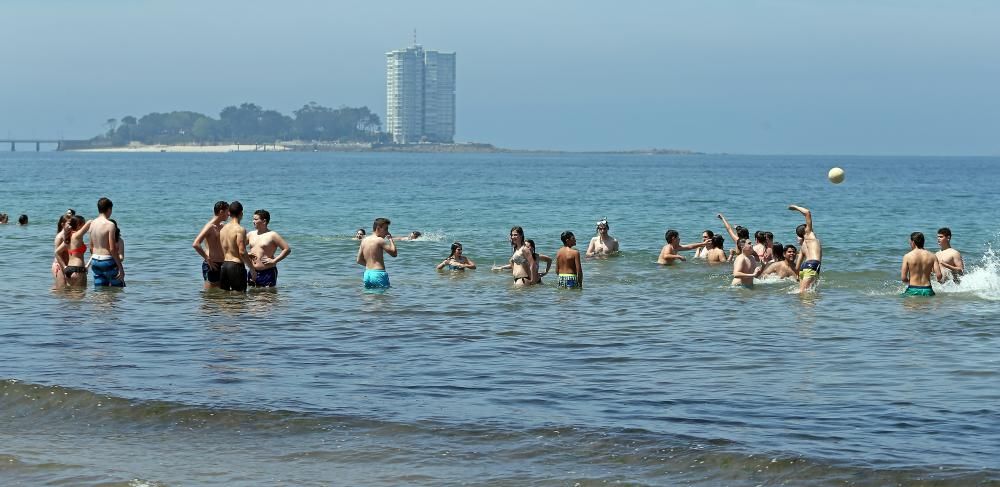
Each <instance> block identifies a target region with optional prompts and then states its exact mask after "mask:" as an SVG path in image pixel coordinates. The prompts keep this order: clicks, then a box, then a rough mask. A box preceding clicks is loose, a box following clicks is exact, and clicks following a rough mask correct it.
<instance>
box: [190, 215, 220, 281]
mask: <svg viewBox="0 0 1000 487" xmlns="http://www.w3.org/2000/svg"><path fill="white" fill-rule="evenodd" d="M214 211H215V216H213V217H212V219H211V220H209V221H208V223H206V224H205V226H204V227H201V231H200V232H198V236H196V237H195V238H194V242H192V243H191V247H194V251H195V252H198V255H200V256H201V258H202V259H203V262H202V263H201V277H202V279H203V280H204V281H205V289H208V288H213V287H219V280H220V279H221V277H220V272H221V271H222V261H223V257H224V256H225V253H224V252H223V251H222V241H221V240H219V230H220V229H221V228H222V225H223V222H225V221H226V219H228V218H229V203H226V202H225V201H217V202H216V203H215V208H214ZM202 242H204V244H205V247H208V248H207V249H206V248H204V247H202Z"/></svg>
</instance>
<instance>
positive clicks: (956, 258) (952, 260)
mask: <svg viewBox="0 0 1000 487" xmlns="http://www.w3.org/2000/svg"><path fill="white" fill-rule="evenodd" d="M937 241H938V245H939V246H941V250H939V251H938V252H937V253H936V254H935V255H936V256H937V260H938V262H939V263H940V264H941V268H942V272H944V273H945V278H948V277H951V280H953V281H955V284H959V283H960V282H962V275H963V274H965V262H963V261H962V254H961V253H959V251H957V250H955V249H954V248H952V246H951V229H950V228H948V227H944V228H940V229H938V231H937ZM945 269H947V270H945Z"/></svg>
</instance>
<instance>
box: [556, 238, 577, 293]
mask: <svg viewBox="0 0 1000 487" xmlns="http://www.w3.org/2000/svg"><path fill="white" fill-rule="evenodd" d="M559 239H560V240H562V243H563V247H562V248H561V249H559V251H558V252H556V274H558V275H559V282H558V286H559V287H560V288H564V289H582V288H583V265H582V264H580V251H579V250H576V249H574V248H573V247H575V246H576V236H575V235H573V232H570V231H565V232H563V233H562V235H560V236H559Z"/></svg>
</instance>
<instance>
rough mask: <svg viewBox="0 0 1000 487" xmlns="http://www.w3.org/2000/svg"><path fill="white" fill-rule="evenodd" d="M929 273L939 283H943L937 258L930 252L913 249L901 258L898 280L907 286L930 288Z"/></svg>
mask: <svg viewBox="0 0 1000 487" xmlns="http://www.w3.org/2000/svg"><path fill="white" fill-rule="evenodd" d="M931 273H934V275H936V276H938V281H939V282H944V276H942V275H941V267H940V265H939V264H938V260H937V257H935V256H934V254H932V253H931V252H930V251H928V250H924V249H913V250H911V251H909V252H908V253H907V254H906V255H904V256H903V269H902V271H901V275H900V278H901V279H902V280H903V282H905V283H906V284H907V285H910V286H930V285H931Z"/></svg>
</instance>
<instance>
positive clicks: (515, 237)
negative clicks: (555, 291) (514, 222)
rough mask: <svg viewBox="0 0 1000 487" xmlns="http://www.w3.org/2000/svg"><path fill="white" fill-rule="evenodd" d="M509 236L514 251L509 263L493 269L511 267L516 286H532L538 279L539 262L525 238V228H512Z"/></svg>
mask: <svg viewBox="0 0 1000 487" xmlns="http://www.w3.org/2000/svg"><path fill="white" fill-rule="evenodd" d="M509 238H510V247H511V249H513V251H514V252H513V254H511V256H510V260H509V261H508V263H507V265H503V266H499V267H496V266H495V267H493V270H495V271H499V270H503V269H510V270H511V274H512V275H513V277H514V287H524V286H530V285H531V284H532V283H534V282H535V281H537V280H538V264H537V263H536V262H535V256H534V255H533V253H532V251H531V249H530V248H529V247H528V245H527V242H526V241H525V239H524V229H523V228H521V227H513V228H511V229H510V237H509Z"/></svg>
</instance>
